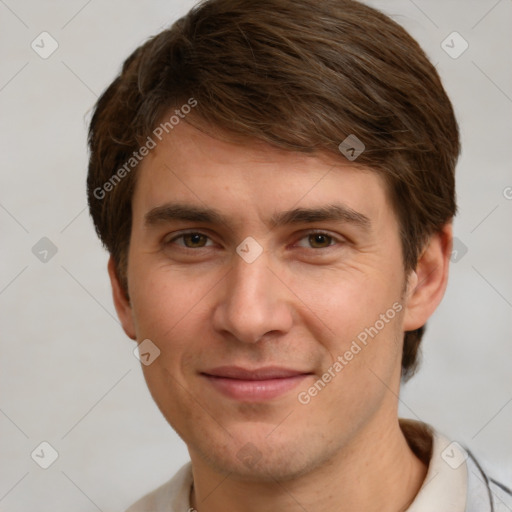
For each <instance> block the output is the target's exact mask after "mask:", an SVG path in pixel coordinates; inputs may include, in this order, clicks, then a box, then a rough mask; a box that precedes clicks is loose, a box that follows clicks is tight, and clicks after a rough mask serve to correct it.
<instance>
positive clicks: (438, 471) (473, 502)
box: [126, 420, 512, 512]
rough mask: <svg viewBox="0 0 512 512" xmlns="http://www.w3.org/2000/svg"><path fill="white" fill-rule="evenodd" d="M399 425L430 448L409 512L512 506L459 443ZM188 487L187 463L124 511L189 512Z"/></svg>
mask: <svg viewBox="0 0 512 512" xmlns="http://www.w3.org/2000/svg"><path fill="white" fill-rule="evenodd" d="M400 425H401V426H402V430H404V434H405V436H406V438H407V440H408V442H409V444H410V445H411V448H412V449H413V451H414V452H415V453H417V452H421V451H423V452H424V454H425V453H426V452H427V450H428V451H429V452H430V453H431V455H430V462H429V464H428V471H427V476H426V478H425V480H424V482H423V485H422V486H421V488H420V490H419V492H418V494H417V495H416V498H415V499H414V501H413V502H412V504H411V505H410V506H409V508H408V509H407V512H511V511H512V493H511V491H510V490H509V489H507V488H505V487H503V486H501V484H498V483H497V482H494V481H493V480H491V479H490V478H489V477H488V476H487V475H486V474H485V473H484V472H483V471H482V469H481V467H480V465H479V464H478V462H477V461H476V460H475V459H474V457H473V456H472V454H471V453H469V452H467V451H466V450H464V448H462V447H461V446H460V445H459V444H458V443H454V442H450V441H449V440H448V439H446V438H445V437H444V436H442V435H441V434H439V433H438V432H436V431H434V430H433V429H431V428H430V427H428V426H427V425H425V424H422V423H419V422H413V421H410V420H400ZM427 436H428V437H427ZM430 448H431V449H430ZM417 454H418V453H417ZM419 456H420V458H422V457H421V454H419ZM191 486H192V465H191V463H190V462H189V463H187V464H185V466H183V467H182V468H181V469H180V470H179V471H178V472H177V473H176V475H174V477H173V478H172V479H171V480H169V481H168V482H166V483H165V484H163V485H162V486H160V487H158V489H155V490H154V491H153V492H151V493H149V494H147V495H146V496H144V497H143V498H142V499H140V500H139V501H137V502H136V503H134V504H133V505H132V506H131V507H130V508H129V509H128V510H127V511H126V512H192V511H193V510H194V509H193V508H192V507H191V505H190V501H189V497H190V489H191Z"/></svg>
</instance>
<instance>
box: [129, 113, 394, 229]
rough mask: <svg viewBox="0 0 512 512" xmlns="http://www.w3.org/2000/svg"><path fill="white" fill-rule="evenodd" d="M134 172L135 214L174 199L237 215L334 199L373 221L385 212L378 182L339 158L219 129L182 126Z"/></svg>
mask: <svg viewBox="0 0 512 512" xmlns="http://www.w3.org/2000/svg"><path fill="white" fill-rule="evenodd" d="M137 172H138V176H137V187H136V190H135V194H134V200H133V207H134V216H135V212H136V211H137V212H138V214H139V215H140V214H142V215H145V214H146V213H147V212H148V211H149V210H150V209H153V208H155V207H158V206H159V205H163V204H165V203H167V202H169V201H171V200H173V201H176V199H179V200H180V201H181V202H183V201H185V202H187V203H188V204H190V203H193V204H195V205H197V206H200V205H202V206H204V205H206V204H208V205H210V206H212V205H215V207H216V209H218V210H223V211H225V212H226V214H227V215H230V214H232V215H238V216H243V212H240V209H242V210H244V211H249V210H251V209H252V210H254V211H258V212H263V211H266V212H267V213H268V211H273V212H277V211H279V210H290V209H291V208H292V207H297V206H302V207H318V206H322V204H327V203H329V204H335V203H339V202H342V203H343V204H345V205H346V206H348V207H349V208H351V209H353V210H354V211H361V213H362V214H364V215H366V216H373V217H375V216H378V215H379V214H380V212H381V210H382V209H384V208H385V209H389V208H390V203H389V201H388V197H387V192H386V190H387V189H386V184H385V181H384V179H383V178H382V177H381V176H380V175H379V174H378V173H377V172H375V171H373V170H371V169H368V168H364V167H362V166H357V165H355V164H354V163H353V162H349V161H348V160H346V159H345V157H344V156H342V155H341V154H340V156H333V155H329V154H327V153H321V154H306V153H300V152H294V151H289V150H284V149H280V148H276V147H273V146H270V145H269V144H266V143H265V142H262V141H257V140H250V141H248V140H244V141H240V140H238V141H233V139H232V137H230V136H229V135H226V134H225V132H221V131H216V132H215V133H211V132H210V133H205V132H204V131H201V130H199V129H197V128H195V127H194V126H191V125H189V124H188V123H186V122H182V123H180V124H179V125H178V126H177V127H176V128H175V129H174V130H173V131H172V132H171V133H169V134H168V135H167V136H166V137H164V138H163V139H162V141H160V142H159V143H158V144H157V145H156V147H155V148H154V149H153V150H152V151H151V153H150V154H149V155H148V156H147V157H146V158H145V159H144V160H143V161H142V162H141V164H140V166H139V169H138V171H137ZM240 220H242V219H240Z"/></svg>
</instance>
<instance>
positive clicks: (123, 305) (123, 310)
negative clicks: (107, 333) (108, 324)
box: [108, 256, 136, 340]
mask: <svg viewBox="0 0 512 512" xmlns="http://www.w3.org/2000/svg"><path fill="white" fill-rule="evenodd" d="M108 275H109V277H110V284H111V285H112V297H113V299H114V306H115V308H116V311H117V316H118V317H119V320H120V321H121V325H122V327H123V330H124V332H125V333H126V335H127V336H128V337H129V338H131V339H132V340H135V339H136V334H135V323H134V320H133V311H132V307H131V304H130V301H129V300H128V297H127V296H126V293H125V291H124V290H123V287H122V285H121V282H120V280H119V277H118V275H117V272H116V266H115V263H114V260H113V258H112V256H111V257H110V258H109V260H108Z"/></svg>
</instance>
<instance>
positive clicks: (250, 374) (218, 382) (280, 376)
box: [200, 366, 312, 402]
mask: <svg viewBox="0 0 512 512" xmlns="http://www.w3.org/2000/svg"><path fill="white" fill-rule="evenodd" d="M200 375H201V376H202V377H203V378H205V379H206V380H207V381H208V382H209V384H210V385H211V386H212V387H213V388H214V389H215V390H216V391H218V392H220V393H221V394H223V395H224V396H227V397H228V398H231V399H233V400H238V401H243V402H264V401H267V400H271V399H273V398H277V397H279V396H281V395H283V394H285V393H287V392H288V391H291V390H292V389H294V388H295V387H297V386H298V385H299V384H300V383H301V382H302V381H303V380H304V379H305V378H307V377H308V376H310V375H312V373H311V372H304V371H300V370H292V369H288V368H281V367H277V366H267V367H262V368H255V369H246V368H241V367H238V366H222V367H218V368H213V369H211V370H207V371H205V372H201V374H200Z"/></svg>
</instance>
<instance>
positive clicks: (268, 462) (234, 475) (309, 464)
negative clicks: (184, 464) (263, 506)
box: [191, 433, 332, 482]
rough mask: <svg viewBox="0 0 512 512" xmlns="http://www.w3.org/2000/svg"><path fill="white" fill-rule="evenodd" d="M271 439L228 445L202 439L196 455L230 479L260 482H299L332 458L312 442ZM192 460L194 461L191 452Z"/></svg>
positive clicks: (254, 438)
mask: <svg viewBox="0 0 512 512" xmlns="http://www.w3.org/2000/svg"><path fill="white" fill-rule="evenodd" d="M266 435H267V436H268V433H267V434H266ZM272 435H273V434H272ZM272 435H271V436H270V437H266V436H264V435H263V436H249V435H245V436H237V437H238V439H239V441H238V442H235V441H234V438H230V439H229V441H227V442H225V443H212V442H208V440H207V438H203V440H202V442H201V443H200V444H201V446H197V445H196V450H195V453H196V454H197V456H199V457H201V458H202V459H203V461H204V462H205V463H206V464H207V465H208V466H210V467H211V468H212V469H213V470H214V471H216V472H219V473H221V474H224V475H229V478H230V479H233V480H241V481H259V482H275V481H276V480H278V481H287V480H293V479H296V478H299V477H301V476H303V475H305V474H307V473H309V472H311V471H313V470H314V469H315V468H317V467H318V466H321V465H323V464H324V463H325V462H326V461H327V460H329V458H330V455H332V454H328V453H325V452H323V453H322V450H325V447H324V446H323V445H321V446H318V447H315V445H314V443H312V442H311V440H310V439H309V440H307V439H297V437H294V436H293V435H291V434H290V436H291V437H290V441H288V442H286V440H284V439H283V438H282V437H281V438H278V437H276V438H275V439H272V438H271V437H272ZM205 441H206V442H205ZM315 448H317V449H315ZM305 449H307V452H306V451H304V450H305ZM191 457H192V459H193V458H194V457H193V453H192V451H191Z"/></svg>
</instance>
